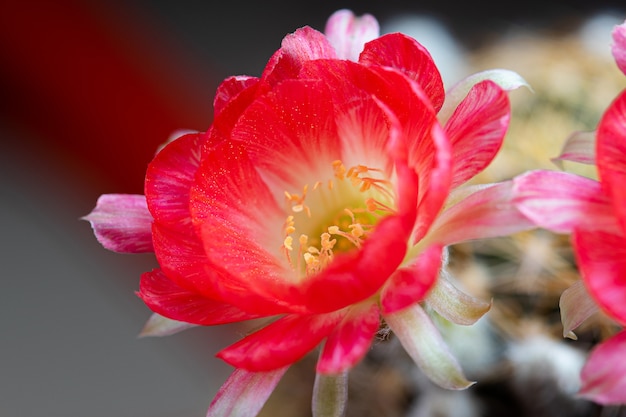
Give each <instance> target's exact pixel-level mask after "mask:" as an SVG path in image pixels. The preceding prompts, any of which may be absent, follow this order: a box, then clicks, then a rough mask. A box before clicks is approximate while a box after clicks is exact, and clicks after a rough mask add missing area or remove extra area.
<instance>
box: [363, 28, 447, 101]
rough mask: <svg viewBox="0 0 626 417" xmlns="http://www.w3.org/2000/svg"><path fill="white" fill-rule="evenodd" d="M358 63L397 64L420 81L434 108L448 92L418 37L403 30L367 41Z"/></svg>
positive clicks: (392, 66)
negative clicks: (413, 36) (411, 35)
mask: <svg viewBox="0 0 626 417" xmlns="http://www.w3.org/2000/svg"><path fill="white" fill-rule="evenodd" d="M359 63H361V64H363V65H368V66H381V67H391V68H395V69H397V70H399V71H401V72H402V73H404V74H405V75H406V76H407V77H408V78H410V79H412V80H414V81H416V82H417V83H418V84H419V85H420V87H421V88H422V89H423V90H424V91H425V92H426V95H427V96H428V98H429V99H430V101H431V103H432V106H433V108H434V109H435V111H438V110H439V109H440V108H441V106H442V105H443V101H444V97H445V93H444V89H443V81H442V79H441V74H440V73H439V69H437V66H436V65H435V62H434V61H433V59H432V56H431V55H430V53H429V52H428V50H427V49H426V48H424V46H422V45H421V44H420V43H419V42H417V41H416V40H415V39H413V38H410V37H408V36H406V35H404V34H401V33H391V34H388V35H384V36H381V37H380V38H377V39H375V40H373V41H371V42H368V43H367V44H366V45H365V48H364V50H363V52H362V53H361V56H360V57H359Z"/></svg>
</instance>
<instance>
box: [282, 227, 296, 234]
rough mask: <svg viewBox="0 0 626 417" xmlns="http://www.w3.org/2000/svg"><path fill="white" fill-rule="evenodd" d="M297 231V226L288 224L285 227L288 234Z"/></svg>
mask: <svg viewBox="0 0 626 417" xmlns="http://www.w3.org/2000/svg"><path fill="white" fill-rule="evenodd" d="M295 231H296V228H295V227H293V226H287V227H285V234H287V235H290V234H292V233H293V232H295Z"/></svg>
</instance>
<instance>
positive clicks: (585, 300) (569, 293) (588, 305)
mask: <svg viewBox="0 0 626 417" xmlns="http://www.w3.org/2000/svg"><path fill="white" fill-rule="evenodd" d="M559 309H560V310H561V323H563V337H569V338H570V339H574V340H576V339H578V338H577V337H576V335H575V334H574V332H573V330H574V329H576V328H577V327H578V326H580V324H581V323H582V322H583V321H585V320H586V319H587V318H589V317H590V316H591V315H593V314H594V313H596V312H597V311H598V306H597V304H596V303H595V302H594V301H593V299H592V298H591V297H590V296H589V293H588V292H587V289H586V288H585V284H584V283H583V281H576V282H575V283H574V284H573V285H572V286H570V287H569V288H568V289H566V290H565V291H563V294H561V298H560V299H559Z"/></svg>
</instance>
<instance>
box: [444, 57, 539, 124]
mask: <svg viewBox="0 0 626 417" xmlns="http://www.w3.org/2000/svg"><path fill="white" fill-rule="evenodd" d="M485 80H491V81H493V82H495V83H496V84H498V86H500V88H502V89H503V90H505V91H511V90H515V89H517V88H520V87H524V86H525V87H528V88H529V89H530V86H529V85H528V83H527V82H526V80H524V79H523V78H522V77H521V76H520V75H519V74H517V73H516V72H514V71H509V70H503V69H493V70H487V71H482V72H478V73H476V74H472V75H470V76H469V77H466V78H465V79H463V80H461V81H459V82H458V83H456V84H455V85H453V86H452V88H450V90H449V91H448V92H446V101H445V103H444V105H443V108H442V109H441V111H440V112H439V121H440V122H441V123H442V124H443V123H446V122H447V120H448V119H449V118H450V115H451V114H452V113H453V112H454V110H455V109H456V107H457V106H458V105H459V103H460V102H461V101H463V99H464V98H465V96H466V95H467V93H468V92H469V91H470V90H471V89H472V87H473V86H474V85H476V84H478V83H480V82H481V81H485Z"/></svg>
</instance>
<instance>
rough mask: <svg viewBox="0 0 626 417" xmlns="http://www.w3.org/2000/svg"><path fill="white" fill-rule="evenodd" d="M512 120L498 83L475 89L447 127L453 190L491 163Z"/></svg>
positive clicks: (475, 87) (482, 84)
mask: <svg viewBox="0 0 626 417" xmlns="http://www.w3.org/2000/svg"><path fill="white" fill-rule="evenodd" d="M509 118H510V106H509V99H508V96H507V94H506V92H505V91H504V90H502V89H501V88H500V87H499V86H498V85H497V84H496V83H494V82H493V81H482V82H480V83H478V84H476V85H474V86H473V87H472V89H471V90H470V91H469V93H468V94H467V96H466V97H465V99H464V100H463V101H462V102H461V103H460V104H459V106H458V107H457V108H456V110H455V111H454V113H453V114H452V116H451V117H450V119H449V120H448V122H447V123H446V126H445V130H446V133H447V135H448V137H449V138H450V141H451V142H452V157H453V169H454V174H453V177H452V185H451V186H452V187H456V186H458V185H460V184H462V183H464V182H466V181H467V180H469V179H470V178H472V177H474V176H475V175H476V174H478V173H479V172H481V171H482V170H484V169H485V168H486V167H487V165H489V163H491V161H492V160H493V158H494V157H495V156H496V153H497V152H498V150H499V149H500V147H501V145H502V140H503V139H504V135H505V134H506V130H507V128H508V126H509Z"/></svg>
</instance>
